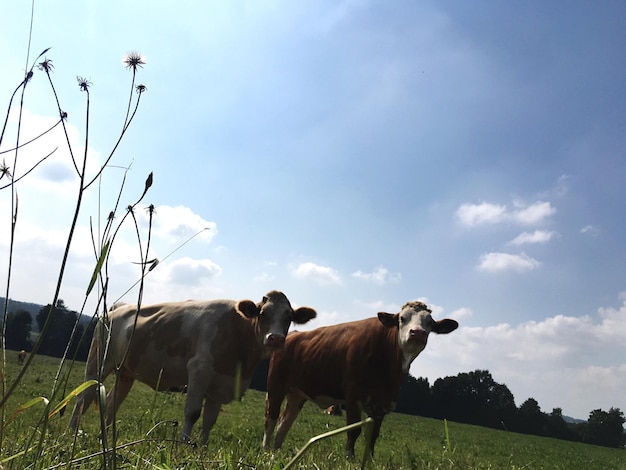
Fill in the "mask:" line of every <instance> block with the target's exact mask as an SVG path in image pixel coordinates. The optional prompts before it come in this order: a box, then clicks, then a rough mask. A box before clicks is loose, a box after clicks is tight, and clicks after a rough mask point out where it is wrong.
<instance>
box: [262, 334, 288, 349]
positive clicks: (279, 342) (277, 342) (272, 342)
mask: <svg viewBox="0 0 626 470" xmlns="http://www.w3.org/2000/svg"><path fill="white" fill-rule="evenodd" d="M264 344H265V346H266V347H268V348H272V349H279V348H282V347H283V346H284V345H285V336H284V335H280V334H276V333H269V334H268V335H266V336H265V342H264Z"/></svg>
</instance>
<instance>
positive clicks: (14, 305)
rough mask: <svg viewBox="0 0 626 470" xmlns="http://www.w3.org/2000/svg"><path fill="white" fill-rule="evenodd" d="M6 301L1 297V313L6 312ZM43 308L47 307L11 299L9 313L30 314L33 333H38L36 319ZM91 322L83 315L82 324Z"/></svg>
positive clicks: (89, 318) (88, 317)
mask: <svg viewBox="0 0 626 470" xmlns="http://www.w3.org/2000/svg"><path fill="white" fill-rule="evenodd" d="M4 301H5V298H4V297H0V312H4ZM43 307H45V305H40V304H34V303H32V302H21V301H19V300H13V299H9V310H8V311H9V313H11V312H18V311H19V310H26V311H27V312H28V313H30V316H31V317H33V323H32V331H33V332H35V333H36V332H38V331H39V328H38V326H37V321H36V320H35V317H36V316H37V314H38V313H39V311H40V310H41V309H42V308H43ZM70 310H71V309H70ZM90 320H91V317H90V316H89V315H83V316H82V317H81V319H80V322H81V323H82V324H83V325H85V326H86V325H87V324H88V323H89V321H90Z"/></svg>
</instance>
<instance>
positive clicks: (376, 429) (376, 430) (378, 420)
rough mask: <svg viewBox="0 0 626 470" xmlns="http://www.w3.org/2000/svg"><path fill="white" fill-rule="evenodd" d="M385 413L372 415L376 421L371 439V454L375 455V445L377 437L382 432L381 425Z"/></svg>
mask: <svg viewBox="0 0 626 470" xmlns="http://www.w3.org/2000/svg"><path fill="white" fill-rule="evenodd" d="M384 417H385V415H384V414H382V415H377V416H372V419H373V420H374V423H373V424H372V429H371V434H370V439H369V451H370V455H371V456H372V457H373V456H374V445H375V444H376V439H378V435H379V434H380V426H381V425H382V424H383V418H384Z"/></svg>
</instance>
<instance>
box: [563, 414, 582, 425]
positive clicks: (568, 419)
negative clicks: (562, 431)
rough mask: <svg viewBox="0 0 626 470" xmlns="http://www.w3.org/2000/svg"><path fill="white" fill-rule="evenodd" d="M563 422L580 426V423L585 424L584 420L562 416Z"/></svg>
mask: <svg viewBox="0 0 626 470" xmlns="http://www.w3.org/2000/svg"><path fill="white" fill-rule="evenodd" d="M563 421H565V422H566V423H572V424H580V423H586V422H587V420H586V419H578V418H572V417H571V416H565V415H563Z"/></svg>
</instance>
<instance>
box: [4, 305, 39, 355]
mask: <svg viewBox="0 0 626 470" xmlns="http://www.w3.org/2000/svg"><path fill="white" fill-rule="evenodd" d="M32 323H33V317H31V316H30V313H28V312H27V311H26V310H18V311H17V312H15V313H13V312H11V313H9V314H8V315H7V327H6V338H5V339H6V343H5V344H6V347H7V349H15V350H16V351H19V350H21V349H25V350H30V349H31V348H32V346H33V344H32V342H31V340H30V330H31V327H32Z"/></svg>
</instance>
